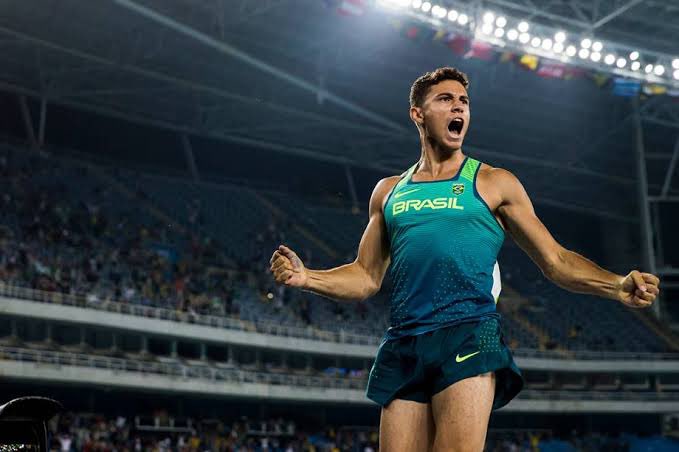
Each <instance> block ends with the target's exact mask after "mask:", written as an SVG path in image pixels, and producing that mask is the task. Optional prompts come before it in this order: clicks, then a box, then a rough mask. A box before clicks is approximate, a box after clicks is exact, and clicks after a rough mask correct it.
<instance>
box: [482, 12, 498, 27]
mask: <svg viewBox="0 0 679 452" xmlns="http://www.w3.org/2000/svg"><path fill="white" fill-rule="evenodd" d="M494 20H495V14H493V13H491V12H490V11H487V12H486V13H485V14H484V15H483V23H484V24H492V23H493V21H494Z"/></svg>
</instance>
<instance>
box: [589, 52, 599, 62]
mask: <svg viewBox="0 0 679 452" xmlns="http://www.w3.org/2000/svg"><path fill="white" fill-rule="evenodd" d="M589 58H590V59H591V60H592V61H594V62H595V63H598V62H599V60H600V59H601V54H600V53H599V52H592V54H591V55H590V56H589Z"/></svg>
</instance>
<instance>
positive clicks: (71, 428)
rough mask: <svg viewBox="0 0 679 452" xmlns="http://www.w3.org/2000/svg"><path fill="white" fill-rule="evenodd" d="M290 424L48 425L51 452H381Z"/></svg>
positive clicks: (507, 438) (505, 433)
mask: <svg viewBox="0 0 679 452" xmlns="http://www.w3.org/2000/svg"><path fill="white" fill-rule="evenodd" d="M307 427H308V426H306V425H303V426H299V425H297V424H296V423H295V422H294V421H292V420H290V419H283V418H280V417H278V418H273V419H268V420H265V421H257V420H251V419H248V418H246V417H241V418H239V419H237V420H235V421H232V422H228V421H223V420H220V419H203V420H200V421H192V420H190V419H183V420H179V421H177V420H174V419H170V418H169V417H168V416H167V413H165V412H163V411H158V412H156V413H154V415H153V416H149V417H146V418H141V417H131V418H128V417H125V416H115V417H111V416H108V417H107V416H103V415H96V414H86V413H67V414H64V415H61V416H57V417H55V418H54V419H52V420H51V421H50V423H49V426H48V432H49V436H50V439H51V440H50V444H51V450H53V451H59V452H75V451H78V452H79V451H95V450H96V451H131V452H132V451H134V452H138V451H181V452H198V451H219V452H377V451H378V450H379V434H378V427H377V426H363V427H360V426H327V427H324V428H318V429H314V428H310V427H309V428H307ZM677 447H679V441H678V440H676V439H672V438H670V437H661V436H651V437H640V436H637V435H634V434H628V433H619V432H618V433H597V432H588V433H583V432H578V431H576V430H573V431H571V432H570V433H568V434H560V435H556V434H554V433H553V432H552V431H551V430H540V429H536V430H530V429H494V428H492V427H491V428H490V430H489V431H488V434H487V437H486V444H485V448H484V451H485V452H635V451H646V450H654V451H657V452H664V451H671V450H677Z"/></svg>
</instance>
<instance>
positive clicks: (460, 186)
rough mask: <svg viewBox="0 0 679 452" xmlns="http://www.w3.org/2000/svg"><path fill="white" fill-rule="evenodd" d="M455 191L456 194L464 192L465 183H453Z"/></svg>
mask: <svg viewBox="0 0 679 452" xmlns="http://www.w3.org/2000/svg"><path fill="white" fill-rule="evenodd" d="M453 193H454V194H456V195H461V194H462V193H464V184H453Z"/></svg>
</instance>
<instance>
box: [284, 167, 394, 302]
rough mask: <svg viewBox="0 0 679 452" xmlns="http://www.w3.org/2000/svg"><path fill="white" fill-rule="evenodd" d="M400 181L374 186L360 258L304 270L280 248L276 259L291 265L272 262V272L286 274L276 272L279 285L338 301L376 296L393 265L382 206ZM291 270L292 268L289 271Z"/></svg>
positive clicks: (286, 249)
mask: <svg viewBox="0 0 679 452" xmlns="http://www.w3.org/2000/svg"><path fill="white" fill-rule="evenodd" d="M397 181H398V176H394V177H388V178H385V179H382V180H380V181H379V182H378V183H377V185H376V186H375V189H374V190H373V193H372V195H371V197H370V205H369V208H368V215H369V221H368V226H367V227H366V229H365V231H364V232H363V236H362V237H361V242H360V244H359V247H358V256H357V257H356V260H354V262H351V263H349V264H345V265H342V266H340V267H335V268H332V269H329V270H309V269H304V268H303V265H302V264H301V261H300V260H299V258H298V257H297V256H296V255H295V254H294V252H293V251H292V250H290V249H289V248H287V247H280V248H279V250H278V251H276V252H275V253H274V258H275V257H276V253H280V255H281V256H283V257H287V258H288V259H284V261H287V263H288V265H286V264H285V263H281V262H280V259H279V260H278V264H277V265H278V267H276V261H274V258H272V271H274V268H278V269H283V272H280V271H279V272H278V273H277V272H276V271H274V276H276V281H277V282H280V283H283V284H286V285H291V286H297V287H300V288H301V289H303V290H306V291H309V292H313V293H316V294H319V295H322V296H324V297H328V298H332V299H335V300H338V301H363V300H365V299H367V298H369V297H371V296H372V295H374V294H375V293H377V292H378V291H379V290H380V287H381V286H382V280H383V279H384V275H385V273H386V271H387V267H389V262H390V255H389V240H388V237H387V229H386V223H385V221H384V213H383V211H382V202H383V200H384V198H385V196H386V195H387V193H389V191H390V190H391V188H392V187H393V186H394V185H395V184H396V182H397ZM296 264H297V265H298V266H299V265H302V268H301V271H302V272H304V273H305V274H304V275H301V277H299V278H297V277H296V273H295V271H296V269H295V265H296ZM288 266H289V267H290V268H286V267H288ZM286 270H287V273H286ZM290 280H294V281H298V284H289V283H288V281H290Z"/></svg>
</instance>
